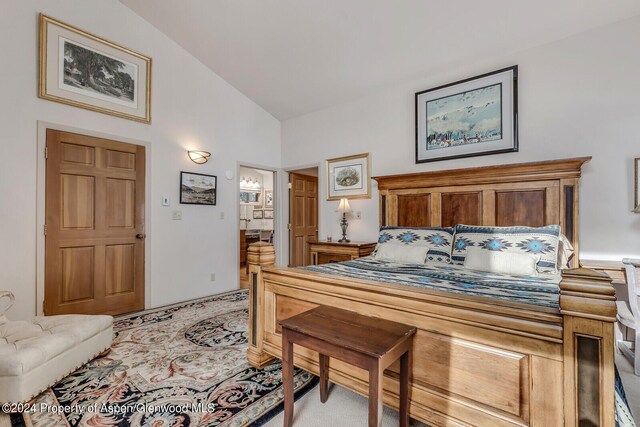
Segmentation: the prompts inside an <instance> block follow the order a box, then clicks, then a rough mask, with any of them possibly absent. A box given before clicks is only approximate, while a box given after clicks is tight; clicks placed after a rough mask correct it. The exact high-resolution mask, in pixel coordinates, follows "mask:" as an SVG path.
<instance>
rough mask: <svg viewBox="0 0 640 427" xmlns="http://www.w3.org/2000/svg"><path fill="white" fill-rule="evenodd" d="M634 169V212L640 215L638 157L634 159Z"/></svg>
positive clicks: (639, 167) (639, 159)
mask: <svg viewBox="0 0 640 427" xmlns="http://www.w3.org/2000/svg"><path fill="white" fill-rule="evenodd" d="M633 166H634V167H633V169H634V175H635V180H634V186H633V189H634V191H633V194H634V203H633V212H635V213H640V186H638V170H639V169H640V157H636V158H635V159H633Z"/></svg>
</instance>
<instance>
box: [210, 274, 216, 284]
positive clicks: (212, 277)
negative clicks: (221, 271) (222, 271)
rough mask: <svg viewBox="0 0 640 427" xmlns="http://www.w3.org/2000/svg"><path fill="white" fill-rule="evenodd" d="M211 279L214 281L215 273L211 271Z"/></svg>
mask: <svg viewBox="0 0 640 427" xmlns="http://www.w3.org/2000/svg"><path fill="white" fill-rule="evenodd" d="M211 281H212V282H215V281H216V273H211Z"/></svg>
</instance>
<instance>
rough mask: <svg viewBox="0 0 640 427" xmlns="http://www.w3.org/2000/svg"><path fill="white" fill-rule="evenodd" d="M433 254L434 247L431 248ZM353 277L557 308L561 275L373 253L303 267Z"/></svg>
mask: <svg viewBox="0 0 640 427" xmlns="http://www.w3.org/2000/svg"><path fill="white" fill-rule="evenodd" d="M429 254H431V251H429ZM300 268H302V269H303V270H308V271H315V272H318V273H325V274H331V275H338V276H346V277H351V278H354V279H364V280H373V281H376V282H385V283H391V284H395V285H403V286H411V287H415V288H421V289H430V290H435V291H444V292H450V293H454V294H463V295H472V296H477V297H486V298H491V299H497V300H501V301H511V302H517V303H521V304H528V305H534V306H539V307H550V308H554V309H556V308H558V297H559V292H560V288H559V286H558V284H559V283H560V278H561V276H560V275H559V274H539V275H538V276H510V275H506V274H497V273H489V272H485V271H475V270H467V269H465V268H464V267H462V266H460V265H453V264H449V265H444V264H440V265H429V264H425V265H415V264H399V263H393V262H388V261H382V260H376V259H375V258H374V257H373V256H368V257H364V258H358V259H355V260H352V261H344V262H338V263H331V264H322V265H314V266H307V267H300Z"/></svg>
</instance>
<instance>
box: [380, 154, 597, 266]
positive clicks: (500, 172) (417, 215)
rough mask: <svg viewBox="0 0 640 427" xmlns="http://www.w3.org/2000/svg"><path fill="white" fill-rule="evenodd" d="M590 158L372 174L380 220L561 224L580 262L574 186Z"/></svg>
mask: <svg viewBox="0 0 640 427" xmlns="http://www.w3.org/2000/svg"><path fill="white" fill-rule="evenodd" d="M589 160H591V157H578V158H574V159H563V160H549V161H543V162H533V163H519V164H512V165H500V166H487V167H477V168H466V169H451V170H443V171H433V172H421V173H412V174H404V175H386V176H378V177H374V178H373V179H375V180H376V181H377V182H378V190H379V192H380V225H390V226H394V225H395V226H406V227H438V226H442V227H449V226H453V225H455V224H467V225H495V226H504V227H506V226H514V225H521V226H530V227H539V226H543V225H550V224H560V226H561V227H562V232H563V233H564V234H565V235H566V236H567V238H568V239H569V240H570V241H571V243H572V244H573V247H574V249H575V256H574V257H573V259H572V263H573V265H572V266H574V267H578V260H579V256H578V254H579V252H578V251H579V247H580V245H579V239H578V227H579V221H578V190H579V181H580V172H581V168H582V165H583V164H584V163H586V162H588V161H589Z"/></svg>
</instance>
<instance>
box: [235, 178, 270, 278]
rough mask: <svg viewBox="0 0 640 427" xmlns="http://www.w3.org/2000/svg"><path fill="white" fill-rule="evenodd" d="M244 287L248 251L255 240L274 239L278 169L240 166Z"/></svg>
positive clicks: (242, 273)
mask: <svg viewBox="0 0 640 427" xmlns="http://www.w3.org/2000/svg"><path fill="white" fill-rule="evenodd" d="M238 178H239V182H240V188H239V191H240V209H239V212H240V265H239V268H240V287H241V288H248V287H249V266H248V264H247V253H248V250H249V245H250V244H252V243H255V242H260V241H262V242H268V243H273V242H274V235H275V229H276V227H275V217H276V200H275V192H274V188H275V182H276V179H275V178H276V173H275V172H274V171H270V170H265V169H259V168H253V167H246V166H240V171H239V175H238Z"/></svg>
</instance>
